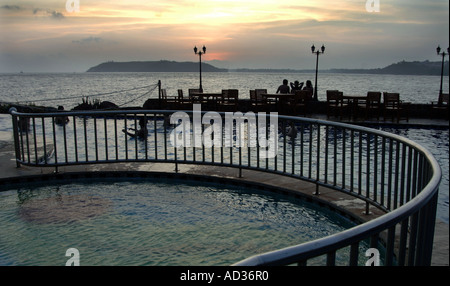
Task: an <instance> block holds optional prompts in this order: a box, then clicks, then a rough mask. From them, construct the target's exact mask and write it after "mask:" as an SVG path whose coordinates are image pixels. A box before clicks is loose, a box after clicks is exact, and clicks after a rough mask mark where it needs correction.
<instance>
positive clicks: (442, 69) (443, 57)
mask: <svg viewBox="0 0 450 286" xmlns="http://www.w3.org/2000/svg"><path fill="white" fill-rule="evenodd" d="M436 52H437V54H438V56H441V55H442V66H441V86H440V88H439V100H440V98H441V96H442V79H443V77H444V59H445V56H447V55H448V54H450V51H449V48H447V53H445V51H443V52H442V53H441V47H440V46H438V47H437V48H436Z"/></svg>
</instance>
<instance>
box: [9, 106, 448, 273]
mask: <svg viewBox="0 0 450 286" xmlns="http://www.w3.org/2000/svg"><path fill="white" fill-rule="evenodd" d="M10 113H11V115H12V120H13V128H14V141H15V152H16V163H17V166H18V167H19V166H20V165H27V166H39V167H54V168H56V170H57V169H58V167H60V166H68V165H81V164H100V163H119V162H165V163H173V164H174V166H175V170H176V171H177V170H178V164H206V165H217V166H227V167H235V168H239V170H243V169H249V170H257V171H263V172H269V173H275V174H280V175H283V176H288V177H291V178H297V179H300V180H304V181H308V182H312V183H314V184H316V186H317V190H318V187H319V186H324V187H328V188H331V189H334V190H337V191H339V192H343V193H346V194H348V195H351V196H354V197H356V198H358V199H361V200H362V201H364V202H365V204H366V211H367V212H368V211H369V207H370V206H375V207H377V208H379V209H381V210H383V211H385V212H386V214H384V215H382V216H380V217H378V218H376V219H374V220H371V221H369V222H366V223H363V224H360V225H357V226H355V227H353V228H350V229H348V230H346V231H343V232H340V233H337V234H334V235H331V236H328V237H324V238H321V239H318V240H315V241H311V242H307V243H303V244H300V245H296V246H292V247H288V248H285V249H281V250H276V251H273V252H270V253H265V254H259V255H256V256H254V257H250V258H248V259H245V260H243V261H240V262H238V263H237V264H236V265H287V264H293V263H297V264H300V265H305V264H307V263H309V264H311V263H312V264H326V265H335V264H340V263H341V261H340V260H338V259H337V257H339V256H342V253H345V254H344V256H345V257H348V260H347V258H346V260H347V262H345V264H347V263H348V264H349V265H358V264H361V259H360V257H361V252H362V251H363V247H362V245H365V247H370V249H372V250H373V249H375V250H376V252H377V253H375V254H377V255H378V254H379V255H380V256H381V257H382V258H383V259H382V261H383V264H384V265H429V264H430V263H431V253H432V245H433V236H434V225H435V216H436V205H437V194H438V188H439V183H440V179H441V170H440V167H439V165H438V163H437V162H436V160H435V159H434V157H433V156H432V155H431V153H430V152H428V151H427V150H426V149H424V148H423V147H422V146H420V145H418V144H416V143H415V142H412V141H410V140H408V139H406V138H403V137H400V136H397V135H394V134H390V133H386V132H383V131H378V130H374V129H370V128H365V127H358V126H353V125H348V124H342V123H337V122H328V121H321V120H314V119H307V118H299V117H289V116H277V115H276V114H270V115H269V114H265V113H258V114H255V113H252V112H248V113H245V114H242V113H240V112H234V113H232V112H225V113H217V112H201V111H200V110H199V108H197V109H194V110H193V111H160V110H128V111H85V112H64V113H58V112H56V113H19V112H17V111H15V110H12V111H11V112H10ZM140 121H142V122H144V123H145V124H144V125H143V126H145V128H146V129H144V130H143V131H144V132H143V133H144V134H145V136H143V137H142V138H140V137H139V136H134V135H135V133H133V132H135V131H134V130H132V129H139V122H140ZM240 174H241V172H240ZM380 245H381V246H380ZM380 252H381V254H380ZM375 254H374V257H375ZM316 257H322V260H319V261H318V262H317V261H316V260H315V259H316Z"/></svg>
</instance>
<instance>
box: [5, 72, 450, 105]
mask: <svg viewBox="0 0 450 286" xmlns="http://www.w3.org/2000/svg"><path fill="white" fill-rule="evenodd" d="M314 77H315V74H312V73H311V74H310V73H203V76H202V84H203V89H204V90H205V92H220V91H221V90H222V89H238V90H239V97H240V98H249V90H250V89H257V88H263V89H267V90H268V92H269V93H270V92H273V93H275V92H276V90H277V88H278V86H279V85H280V84H281V83H282V81H283V79H287V80H289V81H290V82H294V81H295V80H299V81H300V82H305V81H306V80H311V81H314ZM159 80H160V81H161V85H162V88H165V89H166V90H167V92H168V95H169V96H175V95H177V90H178V89H183V91H184V92H185V93H187V91H188V89H189V88H198V87H199V74H198V73H59V74H54V73H49V74H46V73H42V74H27V73H24V74H0V102H14V103H22V102H31V103H35V104H37V105H42V104H43V105H50V106H58V105H64V106H65V109H66V110H67V109H70V108H73V107H74V106H76V105H78V104H79V103H81V102H82V98H83V97H89V98H90V99H91V100H94V99H97V100H100V101H111V102H114V103H116V104H117V105H119V106H142V104H143V103H144V102H145V100H146V99H147V98H157V97H158V93H157V89H155V86H156V84H157V83H158V81H159ZM313 84H314V83H313ZM439 85H440V77H439V76H406V75H368V74H333V73H323V74H319V77H318V87H317V88H318V98H319V100H325V99H326V90H328V89H338V90H341V91H343V92H344V94H345V95H365V94H366V93H367V91H381V92H398V93H400V97H401V99H402V100H403V101H407V102H412V103H430V101H436V100H437V98H438V94H439ZM141 87H142V88H141ZM443 90H444V92H448V90H449V80H448V77H444V82H443ZM117 91H123V92H117ZM115 92H117V93H115ZM147 93H148V94H147ZM61 98H64V99H61Z"/></svg>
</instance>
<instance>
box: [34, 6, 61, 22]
mask: <svg viewBox="0 0 450 286" xmlns="http://www.w3.org/2000/svg"><path fill="white" fill-rule="evenodd" d="M33 15H41V16H47V17H50V18H53V19H64V18H65V16H64V14H63V13H61V12H58V11H56V10H49V9H41V8H34V9H33Z"/></svg>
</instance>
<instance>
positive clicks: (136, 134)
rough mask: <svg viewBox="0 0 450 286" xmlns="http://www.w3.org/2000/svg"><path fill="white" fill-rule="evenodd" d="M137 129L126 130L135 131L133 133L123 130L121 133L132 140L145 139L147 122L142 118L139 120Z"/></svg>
mask: <svg viewBox="0 0 450 286" xmlns="http://www.w3.org/2000/svg"><path fill="white" fill-rule="evenodd" d="M139 127H140V128H139V129H135V128H128V130H133V131H135V132H134V133H131V132H128V130H125V129H123V130H122V131H123V132H124V133H125V134H127V135H129V136H131V137H134V138H141V139H145V138H147V136H148V129H147V120H145V119H144V118H141V119H140V120H139Z"/></svg>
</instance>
